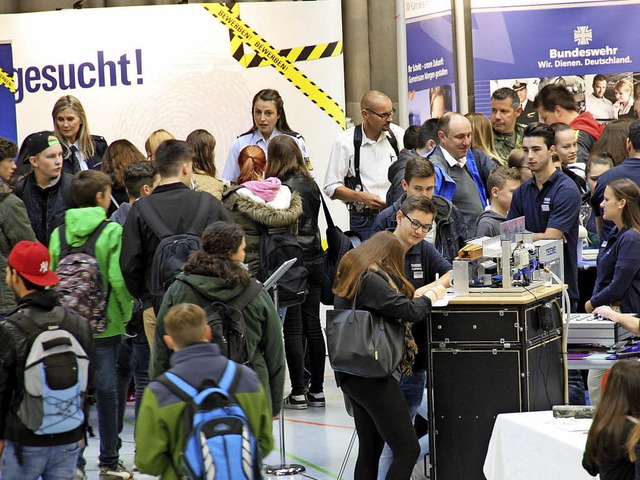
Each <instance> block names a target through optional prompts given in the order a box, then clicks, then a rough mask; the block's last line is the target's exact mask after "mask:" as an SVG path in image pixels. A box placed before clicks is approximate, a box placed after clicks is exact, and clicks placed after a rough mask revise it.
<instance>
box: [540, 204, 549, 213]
mask: <svg viewBox="0 0 640 480" xmlns="http://www.w3.org/2000/svg"><path fill="white" fill-rule="evenodd" d="M542 211H543V212H548V211H549V205H547V204H543V205H542Z"/></svg>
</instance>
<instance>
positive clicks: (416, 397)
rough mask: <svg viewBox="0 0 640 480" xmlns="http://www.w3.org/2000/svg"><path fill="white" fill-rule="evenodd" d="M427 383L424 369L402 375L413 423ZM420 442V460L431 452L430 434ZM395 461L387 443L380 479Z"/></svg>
mask: <svg viewBox="0 0 640 480" xmlns="http://www.w3.org/2000/svg"><path fill="white" fill-rule="evenodd" d="M426 385H427V372H425V371H424V370H422V371H419V372H414V373H412V374H411V375H402V377H400V390H402V394H403V395H404V398H405V400H406V401H407V407H409V415H410V416H411V423H413V421H414V420H415V418H416V414H417V413H418V408H420V405H421V404H422V397H423V396H424V389H425V387H426ZM419 443H420V456H419V457H418V460H420V459H422V457H424V456H425V455H426V454H427V453H428V452H429V436H428V435H427V436H426V438H425V439H424V440H423V439H419ZM392 461H393V452H392V451H391V449H390V448H389V445H387V444H386V443H385V445H384V449H383V450H382V454H381V455H380V463H379V464H378V480H384V479H385V478H386V477H387V472H388V470H389V465H391V462H392Z"/></svg>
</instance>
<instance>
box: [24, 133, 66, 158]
mask: <svg viewBox="0 0 640 480" xmlns="http://www.w3.org/2000/svg"><path fill="white" fill-rule="evenodd" d="M25 142H26V144H27V155H26V156H25V159H24V160H23V162H24V163H29V158H30V157H35V156H36V155H38V154H39V153H40V152H42V151H43V150H46V149H47V148H49V147H51V146H53V145H60V140H58V137H56V135H55V134H54V133H53V132H48V131H44V132H37V133H32V134H31V135H29V136H28V137H27V139H26V140H25Z"/></svg>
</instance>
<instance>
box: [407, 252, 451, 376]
mask: <svg viewBox="0 0 640 480" xmlns="http://www.w3.org/2000/svg"><path fill="white" fill-rule="evenodd" d="M452 268H453V267H452V266H451V264H450V263H449V262H448V261H447V260H446V259H445V258H444V257H443V256H442V254H441V253H440V252H439V251H438V250H436V248H435V247H434V246H433V245H431V244H430V243H429V242H427V241H426V240H422V241H421V242H420V243H418V244H416V245H414V246H413V247H411V248H410V249H409V251H408V252H407V253H405V254H404V276H405V277H407V280H409V282H410V283H411V284H412V285H413V286H414V287H416V288H420V287H422V286H424V285H426V284H427V283H431V282H434V281H435V280H436V273H437V274H438V275H440V276H443V275H444V274H446V273H447V272H450V271H451V270H452ZM427 321H429V320H427ZM412 331H413V337H414V339H415V341H416V345H418V354H417V355H416V358H415V361H414V363H413V371H414V372H418V371H420V370H426V368H427V322H418V323H414V324H413V325H412Z"/></svg>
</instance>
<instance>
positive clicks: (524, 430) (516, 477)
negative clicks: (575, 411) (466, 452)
mask: <svg viewBox="0 0 640 480" xmlns="http://www.w3.org/2000/svg"><path fill="white" fill-rule="evenodd" d="M590 426H591V420H590V419H575V418H553V413H552V412H551V411H545V412H528V413H505V414H501V415H498V418H497V419H496V422H495V425H494V427H493V433H492V434H491V440H490V442H489V450H488V451H487V457H486V459H485V463H484V469H483V471H484V474H485V476H486V477H487V479H488V480H540V479H548V480H554V479H557V480H565V479H571V480H593V478H594V477H592V476H590V475H589V474H588V473H587V472H586V471H585V470H584V469H583V468H582V454H583V452H584V447H585V444H586V442H587V433H588V431H589V427H590Z"/></svg>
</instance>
